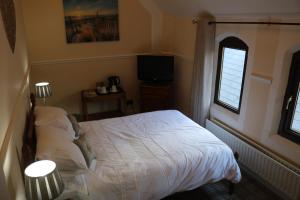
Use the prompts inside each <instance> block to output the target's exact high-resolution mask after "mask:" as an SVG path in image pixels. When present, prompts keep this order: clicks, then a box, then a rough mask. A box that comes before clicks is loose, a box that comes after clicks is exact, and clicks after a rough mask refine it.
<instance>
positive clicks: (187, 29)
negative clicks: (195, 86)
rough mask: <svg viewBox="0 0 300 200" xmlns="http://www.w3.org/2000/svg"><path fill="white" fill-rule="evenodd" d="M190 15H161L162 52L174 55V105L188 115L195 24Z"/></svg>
mask: <svg viewBox="0 0 300 200" xmlns="http://www.w3.org/2000/svg"><path fill="white" fill-rule="evenodd" d="M192 19H193V18H192V17H177V16H173V15H170V14H167V13H164V15H163V30H162V40H161V41H162V43H161V49H162V52H165V53H169V54H173V55H174V56H175V77H174V79H175V81H174V84H175V105H176V108H177V109H178V110H180V111H182V112H183V113H185V114H186V115H190V97H191V83H192V73H193V62H194V51H195V41H196V25H194V24H192Z"/></svg>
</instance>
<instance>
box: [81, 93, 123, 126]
mask: <svg viewBox="0 0 300 200" xmlns="http://www.w3.org/2000/svg"><path fill="white" fill-rule="evenodd" d="M91 91H96V90H83V91H81V101H82V115H83V120H84V121H88V120H97V119H104V118H111V117H121V116H124V115H125V113H126V108H125V100H126V93H125V92H124V91H123V90H120V91H119V92H116V93H107V94H97V93H96V92H95V95H90V94H89V93H90V92H91ZM103 101H117V102H118V109H117V110H113V111H106V112H100V113H93V114H89V113H88V103H90V102H103Z"/></svg>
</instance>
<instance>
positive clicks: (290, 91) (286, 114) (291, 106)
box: [278, 50, 300, 144]
mask: <svg viewBox="0 0 300 200" xmlns="http://www.w3.org/2000/svg"><path fill="white" fill-rule="evenodd" d="M297 59H298V62H299V63H297ZM297 64H298V65H299V64H300V50H299V51H297V52H295V53H294V54H293V57H292V61H291V66H290V71H289V78H288V83H287V87H286V90H285V95H284V99H283V105H282V109H281V117H280V123H279V129H278V134H279V135H281V136H283V137H285V138H287V139H289V140H291V141H293V142H296V143H298V144H300V133H298V132H296V131H293V130H292V129H291V125H292V120H293V116H294V112H295V109H296V102H297V97H300V95H299V94H298V91H299V87H300V85H299V84H300V76H296V75H297V72H300V68H299V69H297V67H296V66H297ZM297 95H299V96H297ZM291 96H292V97H293V98H292V100H291V101H290V102H288V101H289V98H290V97H291ZM287 106H288V109H287Z"/></svg>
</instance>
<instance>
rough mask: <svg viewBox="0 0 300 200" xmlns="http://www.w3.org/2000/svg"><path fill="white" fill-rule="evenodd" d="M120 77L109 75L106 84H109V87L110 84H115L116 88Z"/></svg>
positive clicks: (118, 85)
mask: <svg viewBox="0 0 300 200" xmlns="http://www.w3.org/2000/svg"><path fill="white" fill-rule="evenodd" d="M120 83H121V81H120V77H119V76H110V77H108V84H109V87H110V88H111V86H113V85H115V86H117V88H119V87H120Z"/></svg>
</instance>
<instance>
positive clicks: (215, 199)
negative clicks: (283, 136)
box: [163, 172, 282, 200]
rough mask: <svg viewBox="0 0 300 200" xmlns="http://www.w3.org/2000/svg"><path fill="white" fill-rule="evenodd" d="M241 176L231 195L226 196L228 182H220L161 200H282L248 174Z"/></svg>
mask: <svg viewBox="0 0 300 200" xmlns="http://www.w3.org/2000/svg"><path fill="white" fill-rule="evenodd" d="M242 174H243V178H242V181H241V182H240V183H238V184H237V185H236V186H235V190H234V193H233V195H229V194H228V188H229V187H228V182H227V181H221V182H218V183H213V184H208V185H205V186H202V187H200V188H198V189H195V190H192V191H188V192H182V193H177V194H174V195H172V196H169V197H166V198H164V199H163V200H196V199H197V200H199V199H201V200H252V199H253V200H282V199H281V198H280V197H278V196H276V195H275V194H274V193H273V192H271V191H270V190H269V189H268V188H266V187H265V186H263V185H262V184H261V183H260V182H257V181H256V180H255V179H253V178H252V177H251V176H250V175H249V174H246V173H245V172H243V173H242Z"/></svg>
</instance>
